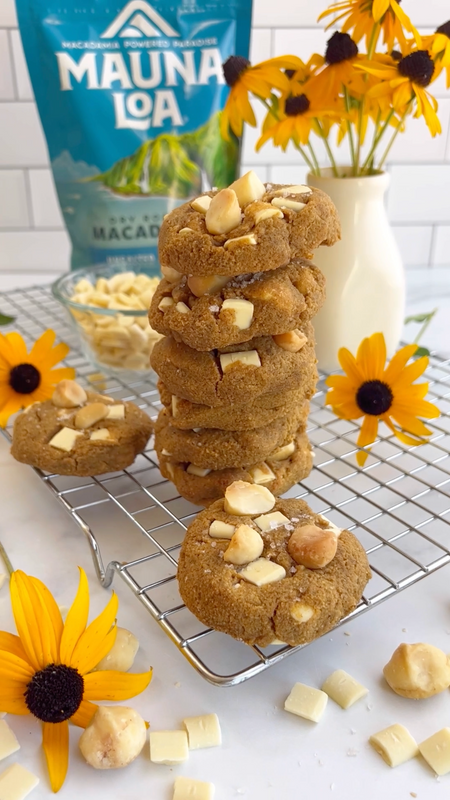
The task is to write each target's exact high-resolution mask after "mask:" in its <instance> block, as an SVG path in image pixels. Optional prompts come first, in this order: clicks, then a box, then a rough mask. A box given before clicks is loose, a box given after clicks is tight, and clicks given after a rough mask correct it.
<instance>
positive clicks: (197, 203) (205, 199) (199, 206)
mask: <svg viewBox="0 0 450 800" xmlns="http://www.w3.org/2000/svg"><path fill="white" fill-rule="evenodd" d="M211 200H212V198H211V197H209V196H208V195H207V194H204V195H203V196H202V197H196V198H195V200H193V201H192V203H191V208H193V209H194V211H199V212H200V214H206V212H207V211H208V208H209V207H210V205H211Z"/></svg>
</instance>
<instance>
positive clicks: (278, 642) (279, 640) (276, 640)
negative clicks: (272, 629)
mask: <svg viewBox="0 0 450 800" xmlns="http://www.w3.org/2000/svg"><path fill="white" fill-rule="evenodd" d="M275 644H282V645H284V646H286V642H282V641H281V639H272V641H271V642H270V645H269V646H270V647H272V645H275Z"/></svg>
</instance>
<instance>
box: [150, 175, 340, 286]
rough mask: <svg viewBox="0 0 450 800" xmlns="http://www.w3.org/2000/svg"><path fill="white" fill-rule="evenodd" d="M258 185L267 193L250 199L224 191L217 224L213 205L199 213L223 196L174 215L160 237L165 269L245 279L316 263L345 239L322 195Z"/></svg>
mask: <svg viewBox="0 0 450 800" xmlns="http://www.w3.org/2000/svg"><path fill="white" fill-rule="evenodd" d="M255 177H256V176H255ZM241 180H242V179H241ZM256 180H258V179H257V178H256ZM258 183H259V185H260V186H261V187H262V189H261V190H259V189H258V190H257V191H256V192H250V193H249V194H247V196H244V194H243V193H242V192H240V191H237V192H236V193H234V187H235V185H233V186H232V187H230V189H225V190H222V192H221V193H220V194H221V199H222V198H223V199H224V203H223V204H222V206H224V207H220V208H219V209H218V213H217V214H216V215H215V217H217V219H216V218H214V219H211V217H212V213H211V212H212V208H213V203H211V205H210V207H209V208H208V209H207V210H206V213H205V211H202V210H198V209H199V207H201V205H202V203H203V205H207V204H208V202H209V201H208V200H207V199H206V198H213V199H214V198H215V195H218V194H219V193H218V192H208V193H207V194H206V195H203V196H202V198H197V199H196V200H194V201H191V202H189V203H184V204H183V205H181V206H178V208H175V209H174V210H173V211H171V212H170V214H168V215H167V216H166V218H165V219H164V221H163V224H162V226H161V229H160V232H159V240H158V241H159V260H160V263H161V264H163V265H167V266H170V267H172V268H173V269H175V270H177V271H178V272H181V273H183V274H184V275H243V274H245V273H247V272H265V271H266V270H272V269H276V268H277V267H282V266H284V265H285V264H288V263H289V262H290V261H291V260H292V259H293V258H311V256H312V253H313V251H314V250H315V249H316V248H317V247H319V245H328V246H330V245H333V244H335V242H337V241H338V240H339V239H340V224H339V220H338V216H337V212H336V209H335V206H334V205H333V203H332V201H331V200H330V198H329V197H328V195H326V194H325V193H324V192H322V191H321V190H320V189H315V188H311V187H308V186H283V185H282V184H266V186H264V185H263V184H261V182H260V181H259V180H258ZM230 190H231V193H230ZM223 192H225V194H223ZM233 194H234V200H233V197H232V195H233ZM238 195H239V196H240V197H241V205H240V206H239V202H238V201H237V196H238ZM199 201H200V203H199ZM227 203H228V205H229V207H227ZM236 212H237V213H236ZM224 219H225V222H224ZM217 222H218V224H216V223H217ZM215 231H219V232H215ZM222 231H225V232H222Z"/></svg>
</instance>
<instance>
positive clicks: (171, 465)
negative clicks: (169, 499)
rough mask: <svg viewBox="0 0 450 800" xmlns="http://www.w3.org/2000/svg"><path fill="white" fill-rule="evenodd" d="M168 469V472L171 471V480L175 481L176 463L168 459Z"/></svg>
mask: <svg viewBox="0 0 450 800" xmlns="http://www.w3.org/2000/svg"><path fill="white" fill-rule="evenodd" d="M166 470H167V472H168V473H169V475H170V480H171V481H173V479H174V477H175V467H174V465H173V464H171V463H170V462H169V461H168V462H167V464H166Z"/></svg>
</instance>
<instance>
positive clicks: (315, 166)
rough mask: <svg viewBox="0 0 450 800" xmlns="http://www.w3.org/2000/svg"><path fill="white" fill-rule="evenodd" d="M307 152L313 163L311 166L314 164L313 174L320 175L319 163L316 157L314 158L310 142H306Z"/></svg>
mask: <svg viewBox="0 0 450 800" xmlns="http://www.w3.org/2000/svg"><path fill="white" fill-rule="evenodd" d="M308 150H309V152H310V153H311V158H312V161H313V164H314V172H315V174H316V175H320V166H319V162H318V160H317V157H316V154H315V152H314V148H313V146H312V144H311V142H308Z"/></svg>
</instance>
